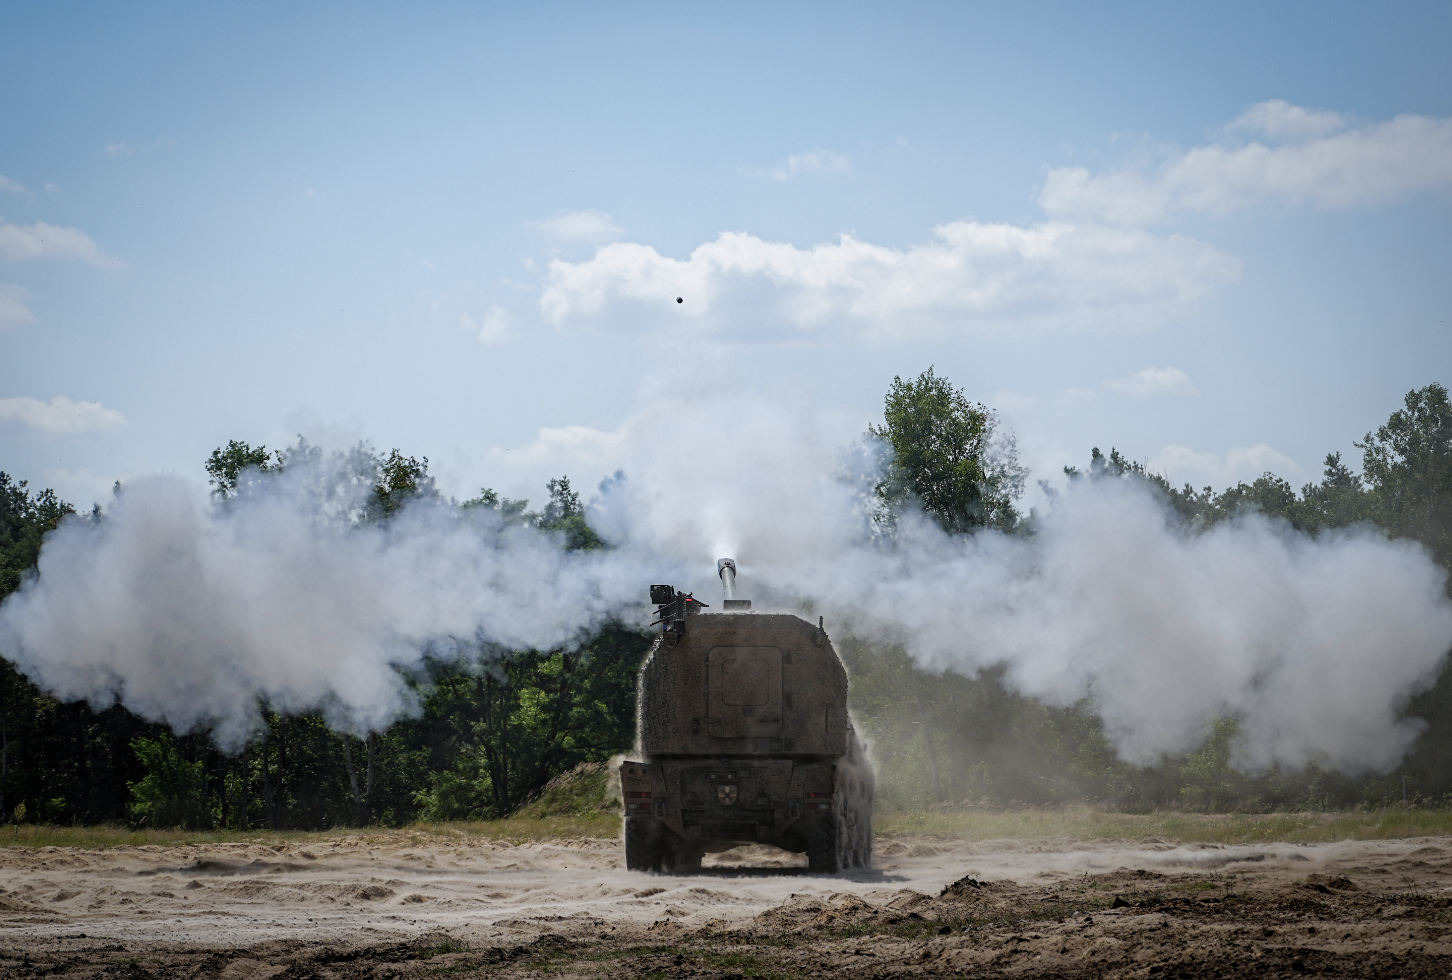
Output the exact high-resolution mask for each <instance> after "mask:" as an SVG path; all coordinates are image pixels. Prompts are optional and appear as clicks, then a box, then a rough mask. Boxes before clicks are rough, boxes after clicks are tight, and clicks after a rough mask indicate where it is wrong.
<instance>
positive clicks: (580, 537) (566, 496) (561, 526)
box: [538, 476, 605, 551]
mask: <svg viewBox="0 0 1452 980" xmlns="http://www.w3.org/2000/svg"><path fill="white" fill-rule="evenodd" d="M546 487H547V489H548V490H549V494H550V502H549V503H548V504H545V509H544V513H542V514H540V515H539V521H538V524H539V527H540V529H541V530H545V531H558V532H561V533H563V534H564V536H565V547H566V548H568V549H569V550H570V551H593V550H594V549H596V548H603V547H604V546H605V542H604V541H603V540H602V539H601V538H600V535H598V534H596V533H595V529H594V528H592V527H590V525H589V524H587V523H585V508H584V506H583V505H582V504H581V503H580V495H579V494H578V493H576V492H575V491H574V490H571V489H570V478H569V477H567V476H562V477H560V478H559V479H558V480H551V481H549V483H547V484H546Z"/></svg>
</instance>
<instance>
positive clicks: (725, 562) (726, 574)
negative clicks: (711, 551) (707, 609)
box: [716, 558, 736, 599]
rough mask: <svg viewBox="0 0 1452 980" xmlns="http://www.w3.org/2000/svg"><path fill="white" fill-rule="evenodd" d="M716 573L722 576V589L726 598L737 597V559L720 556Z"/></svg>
mask: <svg viewBox="0 0 1452 980" xmlns="http://www.w3.org/2000/svg"><path fill="white" fill-rule="evenodd" d="M716 574H717V575H719V576H721V590H722V592H724V593H725V596H724V597H725V598H727V599H735V598H736V560H735V559H734V558H719V559H717V561H716Z"/></svg>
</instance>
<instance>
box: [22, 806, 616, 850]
mask: <svg viewBox="0 0 1452 980" xmlns="http://www.w3.org/2000/svg"><path fill="white" fill-rule="evenodd" d="M619 836H620V817H619V815H617V814H612V813H595V814H586V815H583V816H570V817H561V816H556V817H510V818H508V819H507V820H479V821H469V822H457V823H414V824H409V825H408V826H406V827H366V828H349V827H335V828H333V829H331V830H295V831H267V830H261V831H248V832H245V833H244V832H243V831H240V830H180V829H177V830H135V831H134V830H131V829H130V828H127V827H122V826H116V825H111V824H102V825H99V826H93V827H55V826H51V825H49V824H40V825H39V826H37V825H35V824H22V825H21V826H20V827H19V828H16V827H14V826H10V827H0V847H76V848H84V849H87V850H93V849H98V848H107V847H147V846H152V847H187V846H202V845H207V844H238V843H242V844H263V845H266V846H269V847H274V846H278V845H284V846H286V845H295V846H302V845H305V844H314V843H319V842H323V841H338V840H345V839H349V838H358V839H359V840H361V841H364V842H366V843H369V844H375V845H379V846H389V845H400V846H403V845H424V844H432V843H453V844H457V843H465V842H467V841H469V840H477V839H485V840H491V841H500V842H513V841H518V842H521V843H522V842H526V841H545V840H582V839H590V838H606V839H611V840H613V839H616V838H618V837H619Z"/></svg>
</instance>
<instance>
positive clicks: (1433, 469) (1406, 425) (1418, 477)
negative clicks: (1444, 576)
mask: <svg viewBox="0 0 1452 980" xmlns="http://www.w3.org/2000/svg"><path fill="white" fill-rule="evenodd" d="M1356 445H1357V447H1358V448H1359V449H1361V450H1362V452H1363V456H1362V464H1361V465H1362V470H1363V472H1364V473H1365V476H1366V482H1367V484H1368V485H1369V486H1370V487H1371V496H1372V501H1373V503H1372V509H1373V513H1374V517H1375V520H1376V522H1377V523H1378V524H1380V525H1381V526H1382V527H1384V528H1386V529H1387V530H1388V531H1389V532H1391V533H1392V534H1394V535H1398V536H1404V537H1409V538H1415V539H1416V540H1418V541H1420V542H1422V543H1423V544H1425V545H1426V546H1427V547H1428V548H1430V549H1431V551H1432V554H1433V555H1435V556H1436V558H1437V560H1438V561H1439V562H1441V563H1442V565H1443V567H1452V403H1449V402H1448V398H1447V389H1446V388H1444V387H1442V386H1441V385H1439V384H1430V385H1427V386H1426V387H1425V388H1421V389H1419V390H1417V391H1410V392H1408V393H1407V397H1406V399H1405V407H1404V408H1401V409H1398V410H1397V411H1395V412H1393V413H1392V415H1391V418H1389V419H1387V422H1386V424H1385V425H1383V426H1382V427H1381V428H1379V429H1377V430H1376V432H1374V433H1367V435H1366V438H1365V439H1363V440H1362V441H1361V442H1358V443H1357V444H1356Z"/></svg>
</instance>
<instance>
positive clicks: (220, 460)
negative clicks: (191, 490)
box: [206, 439, 283, 498]
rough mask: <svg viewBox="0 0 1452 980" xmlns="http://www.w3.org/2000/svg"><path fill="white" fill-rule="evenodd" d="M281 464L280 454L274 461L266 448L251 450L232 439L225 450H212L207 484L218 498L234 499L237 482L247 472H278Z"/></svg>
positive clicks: (242, 443) (208, 462) (207, 464)
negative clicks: (255, 470) (250, 470)
mask: <svg viewBox="0 0 1452 980" xmlns="http://www.w3.org/2000/svg"><path fill="white" fill-rule="evenodd" d="M282 463H283V455H282V453H280V452H279V453H277V454H276V458H275V459H274V455H273V454H272V453H270V452H268V450H267V447H266V446H258V447H257V448H256V449H253V448H252V447H251V446H249V445H248V444H247V443H245V442H238V441H237V440H236V439H233V440H231V441H230V442H228V443H227V447H226V448H225V449H223V448H221V447H220V446H219V447H218V448H216V449H213V450H212V455H211V456H209V457H208V458H207V462H206V468H207V482H208V483H210V484H211V485H212V493H214V494H216V495H217V496H218V497H222V498H227V497H235V496H236V495H237V486H238V481H239V480H241V478H242V474H243V473H245V472H246V471H247V470H249V469H257V470H261V471H262V472H267V471H269V470H279V469H281V468H282Z"/></svg>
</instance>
